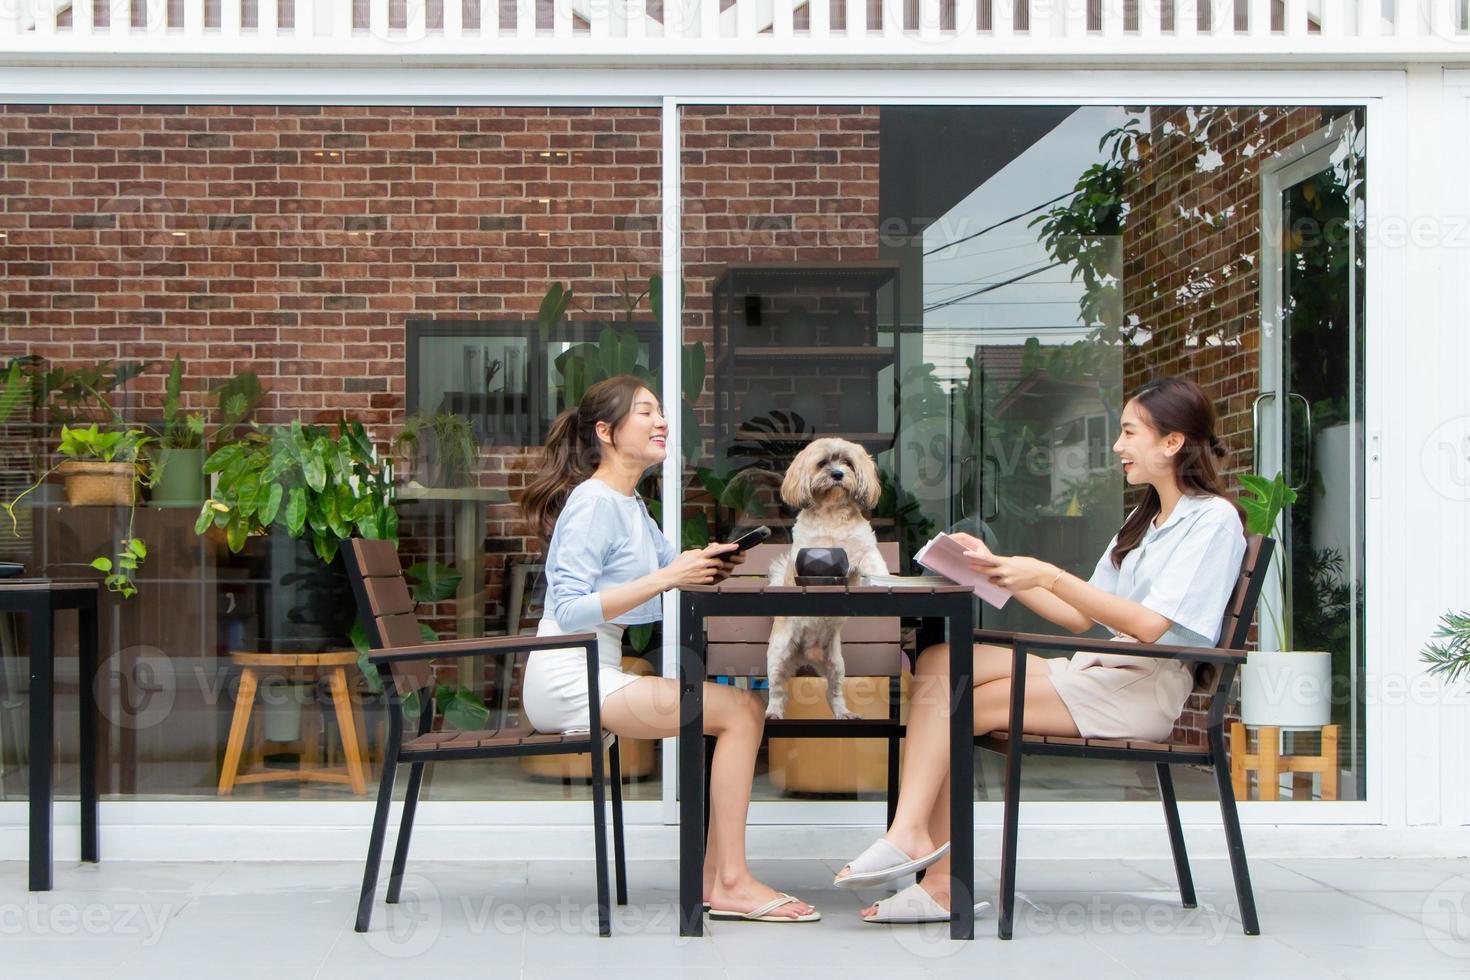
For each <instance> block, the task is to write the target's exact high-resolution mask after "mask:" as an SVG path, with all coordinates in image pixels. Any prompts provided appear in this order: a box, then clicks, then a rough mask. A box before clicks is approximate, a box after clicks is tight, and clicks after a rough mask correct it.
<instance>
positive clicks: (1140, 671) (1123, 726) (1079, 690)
mask: <svg viewBox="0 0 1470 980" xmlns="http://www.w3.org/2000/svg"><path fill="white" fill-rule="evenodd" d="M1051 682H1052V686H1053V687H1055V688H1056V691H1057V696H1058V697H1060V698H1061V699H1062V703H1063V704H1065V705H1066V706H1067V710H1068V711H1069V712H1071V714H1072V721H1074V722H1075V723H1076V725H1077V731H1078V733H1079V734H1080V735H1081V736H1082V737H1083V738H1133V739H1139V740H1141V741H1147V742H1162V741H1163V740H1164V739H1166V738H1168V737H1169V734H1170V732H1172V731H1173V730H1174V722H1175V721H1176V720H1177V719H1178V718H1179V715H1180V714H1181V713H1182V712H1183V711H1184V703H1185V702H1186V701H1187V700H1188V699H1189V692H1190V691H1191V690H1192V689H1193V688H1194V675H1193V673H1192V672H1191V671H1190V669H1189V667H1188V666H1187V665H1185V664H1182V663H1179V662H1177V661H1173V660H1155V659H1152V658H1150V657H1128V656H1123V655H1121V654H1112V653H1101V654H1099V653H1075V654H1073V655H1072V656H1070V657H1057V658H1055V659H1053V660H1052V661H1051Z"/></svg>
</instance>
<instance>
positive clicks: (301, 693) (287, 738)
mask: <svg viewBox="0 0 1470 980" xmlns="http://www.w3.org/2000/svg"><path fill="white" fill-rule="evenodd" d="M256 697H257V699H258V701H259V703H260V710H261V712H262V718H263V720H262V722H261V726H262V727H263V728H264V729H265V740H266V741H267V742H295V741H299V740H300V738H301V709H302V707H303V706H305V705H306V704H308V703H310V702H311V697H312V689H311V685H310V684H291V683H286V682H281V681H276V682H268V683H265V684H262V685H261V686H260V690H259V692H258V693H257V695H256Z"/></svg>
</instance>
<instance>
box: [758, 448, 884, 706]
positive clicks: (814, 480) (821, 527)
mask: <svg viewBox="0 0 1470 980" xmlns="http://www.w3.org/2000/svg"><path fill="white" fill-rule="evenodd" d="M879 492H880V487H879V483H878V468H877V466H876V465H875V464H874V463H873V457H871V456H869V455H868V453H867V451H866V450H865V449H863V447H862V446H859V445H857V444H855V443H851V442H848V441H847V440H845V439H818V440H816V441H815V442H813V443H812V444H811V445H809V446H807V447H806V448H805V449H803V450H802V451H801V453H800V455H798V456H797V457H796V458H795V459H794V460H792V462H791V466H790V468H789V469H787V471H786V478H785V479H784V480H783V481H782V483H781V499H782V500H784V501H786V503H787V504H788V505H789V506H791V507H795V508H796V509H797V511H798V513H797V516H796V526H795V527H794V528H793V530H792V532H791V549H790V550H789V551H788V552H787V553H786V554H785V555H782V556H781V557H780V558H777V559H776V560H775V561H774V562H772V563H771V572H770V581H771V583H772V584H773V585H793V584H795V578H796V553H797V552H798V551H800V550H801V549H802V548H841V549H843V550H844V551H846V552H847V564H848V572H849V581H850V582H852V583H853V584H856V582H857V579H858V577H859V576H862V575H882V574H884V573H886V572H887V571H888V566H887V564H886V563H885V562H884V561H883V556H882V554H881V553H880V552H879V551H878V540H877V538H876V537H874V535H873V528H872V527H871V526H870V525H869V524H868V521H867V518H866V517H864V516H863V515H864V513H865V512H866V511H869V510H871V509H872V508H873V505H875V504H876V503H877V502H878V495H879ZM842 623H843V619H842V617H831V616H827V617H815V616H798V617H786V616H778V617H776V621H775V624H774V625H773V626H772V627H771V639H770V644H769V646H768V647H767V648H766V674H767V677H769V679H770V685H771V697H770V701H769V703H768V705H767V707H766V717H767V718H780V717H782V716H783V715H784V714H785V713H786V682H787V680H788V679H789V678H790V677H791V675H792V674H794V673H795V672H796V670H797V668H798V667H800V666H801V665H802V663H803V662H809V663H811V664H812V666H814V667H815V668H816V669H817V670H818V671H819V672H820V673H821V674H822V675H823V676H824V677H826V678H827V703H828V704H829V705H831V707H832V717H834V718H856V717H858V716H857V715H856V714H855V713H853V712H851V711H849V710H848V709H847V702H846V701H845V700H844V698H843V696H842V680H843V677H844V676H845V673H846V671H845V670H844V668H843V663H842V638H841V636H840V634H841V632H842Z"/></svg>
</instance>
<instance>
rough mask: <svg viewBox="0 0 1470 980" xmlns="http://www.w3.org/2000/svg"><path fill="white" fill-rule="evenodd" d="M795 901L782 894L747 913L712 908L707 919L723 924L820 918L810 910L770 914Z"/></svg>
mask: <svg viewBox="0 0 1470 980" xmlns="http://www.w3.org/2000/svg"><path fill="white" fill-rule="evenodd" d="M797 901H800V899H797V898H795V897H794V896H791V895H787V894H786V893H785V892H782V893H781V894H779V895H777V896H776V897H775V898H773V899H771V900H770V901H769V902H767V903H765V904H764V905H758V906H756V907H755V908H753V909H751V910H750V911H749V912H734V911H729V910H727V909H715V908H712V909H710V910H709V917H710V918H711V919H718V920H720V921H723V922H816V921H818V920H820V919H821V918H822V913H820V912H818V911H817V910H816V909H812V910H811V911H810V912H807V913H806V914H805V915H772V914H771V913H772V912H774V911H776V909H779V908H780V907H781V906H783V905H790V904H791V903H793V902H797Z"/></svg>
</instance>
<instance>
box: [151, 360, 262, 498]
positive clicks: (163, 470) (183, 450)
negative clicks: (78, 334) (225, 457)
mask: <svg viewBox="0 0 1470 980" xmlns="http://www.w3.org/2000/svg"><path fill="white" fill-rule="evenodd" d="M183 389H184V365H183V361H182V360H181V359H180V358H179V355H177V354H175V355H174V360H173V364H172V366H171V367H170V368H169V372H168V379H167V381H166V382H165V384H164V394H163V421H162V422H161V423H159V424H158V425H156V426H149V427H148V428H149V431H150V433H151V434H152V436H153V440H154V448H153V450H152V452H151V454H150V455H151V457H152V461H153V470H154V474H153V489H152V494H151V496H152V499H153V502H154V503H160V504H189V505H192V506H194V507H198V506H199V505H200V503H202V502H203V500H204V496H205V474H204V456H205V451H206V449H207V447H209V446H210V445H211V444H214V443H217V442H218V441H219V440H220V439H221V438H222V437H226V436H229V435H231V434H232V433H233V432H234V431H235V428H236V427H237V426H239V425H240V424H241V423H242V422H244V421H245V420H246V419H247V418H249V417H250V415H251V413H253V412H254V411H255V409H256V406H258V405H259V404H260V400H261V397H262V390H261V387H260V380H259V379H258V378H257V377H256V376H255V374H254V373H252V372H249V371H247V372H244V373H241V374H238V375H236V376H235V377H233V378H231V379H230V380H229V381H227V382H226V383H225V384H224V385H222V386H221V387H220V388H218V389H217V390H216V391H215V393H214V394H215V401H216V404H217V406H218V412H219V424H218V426H217V427H216V428H215V429H214V431H213V432H212V433H206V431H205V420H204V416H203V415H201V414H199V413H197V412H190V413H188V414H185V412H184V410H183Z"/></svg>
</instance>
